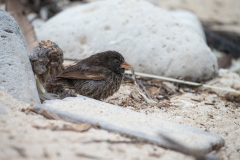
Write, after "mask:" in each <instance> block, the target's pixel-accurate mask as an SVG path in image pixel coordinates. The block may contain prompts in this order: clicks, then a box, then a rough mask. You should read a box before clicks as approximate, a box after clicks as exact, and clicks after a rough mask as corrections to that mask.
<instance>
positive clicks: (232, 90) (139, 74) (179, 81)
mask: <svg viewBox="0 0 240 160" xmlns="http://www.w3.org/2000/svg"><path fill="white" fill-rule="evenodd" d="M125 73H126V74H132V73H131V71H125ZM134 74H135V75H137V76H141V77H148V78H155V79H160V80H164V81H169V82H176V83H181V84H187V85H191V86H201V87H203V88H210V89H217V90H221V91H227V92H231V93H235V94H240V91H237V90H235V89H232V88H226V87H218V86H211V85H207V84H201V83H196V82H190V81H184V80H179V79H174V78H169V77H163V76H157V75H152V74H146V73H140V72H135V73H134Z"/></svg>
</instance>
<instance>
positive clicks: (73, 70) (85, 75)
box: [57, 62, 107, 80]
mask: <svg viewBox="0 0 240 160" xmlns="http://www.w3.org/2000/svg"><path fill="white" fill-rule="evenodd" d="M105 70H106V69H105ZM106 76H107V73H106V71H105V72H104V68H103V67H99V66H91V67H88V66H87V65H85V64H81V63H80V62H79V63H77V64H75V65H73V66H71V67H68V68H67V69H66V70H64V71H63V72H61V73H60V74H58V75H57V77H58V78H69V79H92V80H103V79H106Z"/></svg>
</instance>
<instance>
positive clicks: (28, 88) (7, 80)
mask: <svg viewBox="0 0 240 160" xmlns="http://www.w3.org/2000/svg"><path fill="white" fill-rule="evenodd" d="M0 89H1V90H3V91H5V92H7V93H9V94H11V95H12V96H14V97H15V98H16V99H18V100H21V101H25V102H28V103H40V101H39V97H38V93H37V88H36V83H35V79H34V75H33V71H32V67H31V64H30V61H29V58H28V51H27V48H26V43H25V40H24V37H23V35H22V32H21V30H20V28H19V26H18V24H17V22H16V21H15V20H14V18H13V17H12V16H10V15H9V14H8V13H7V12H5V11H3V10H0Z"/></svg>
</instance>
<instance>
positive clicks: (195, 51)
mask: <svg viewBox="0 0 240 160" xmlns="http://www.w3.org/2000/svg"><path fill="white" fill-rule="evenodd" d="M181 17H186V14H185V15H183V16H180V17H179V16H175V15H174V14H173V13H172V12H169V11H166V10H163V9H161V8H159V7H157V6H154V5H153V4H151V3H149V2H147V1H143V0H127V1H124V0H114V1H113V0H105V1H98V2H92V3H89V4H86V5H80V6H76V7H73V8H69V9H67V10H65V11H63V12H61V13H60V14H58V15H57V16H55V17H53V18H51V19H50V20H49V21H47V22H46V23H45V24H44V25H43V26H42V27H41V28H39V29H37V30H36V31H37V37H38V39H39V40H46V39H50V40H51V41H53V42H56V43H57V44H58V45H59V47H61V48H62V49H63V51H64V57H65V58H76V59H82V58H85V57H88V56H90V55H91V54H94V53H97V52H101V51H106V50H116V51H118V52H120V53H122V54H123V56H124V57H125V59H126V60H127V61H128V62H129V63H130V64H131V65H132V66H133V67H134V69H135V70H136V71H138V72H143V73H149V74H155V75H162V76H168V77H174V78H178V77H183V78H188V79H189V80H206V79H210V78H212V77H214V76H215V75H216V73H217V69H218V65H217V60H216V57H215V56H214V54H213V53H212V52H211V50H210V48H209V47H208V46H207V44H206V43H205V41H204V39H203V38H202V37H201V36H199V35H200V34H201V33H200V34H198V33H197V32H196V31H195V29H197V30H198V28H199V27H194V26H192V24H189V23H188V22H184V21H181V20H180V18H181ZM187 17H192V16H189V14H187ZM193 19H195V18H194V17H193ZM193 28H195V29H193Z"/></svg>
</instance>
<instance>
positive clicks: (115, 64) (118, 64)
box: [99, 51, 131, 74]
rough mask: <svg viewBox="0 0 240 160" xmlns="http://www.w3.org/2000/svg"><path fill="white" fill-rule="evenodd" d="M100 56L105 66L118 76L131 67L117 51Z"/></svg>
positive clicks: (103, 53)
mask: <svg viewBox="0 0 240 160" xmlns="http://www.w3.org/2000/svg"><path fill="white" fill-rule="evenodd" d="M100 54H101V55H99V56H100V59H101V61H102V62H103V63H104V66H106V67H108V68H109V69H111V70H112V71H113V72H115V73H117V74H120V73H124V70H125V69H126V68H130V67H131V65H130V64H129V63H127V62H126V61H125V60H124V57H123V56H122V55H121V54H120V53H118V52H116V51H106V52H102V53H100Z"/></svg>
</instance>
